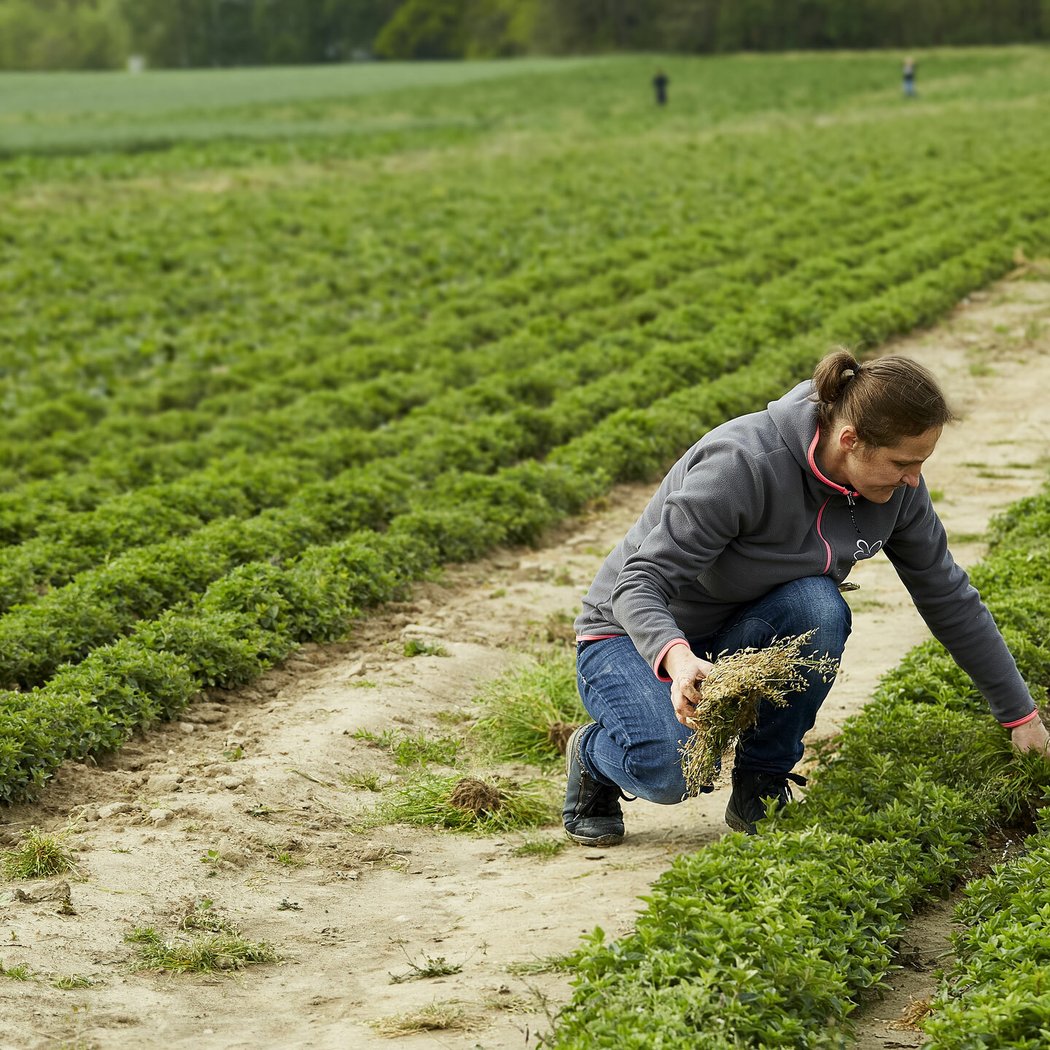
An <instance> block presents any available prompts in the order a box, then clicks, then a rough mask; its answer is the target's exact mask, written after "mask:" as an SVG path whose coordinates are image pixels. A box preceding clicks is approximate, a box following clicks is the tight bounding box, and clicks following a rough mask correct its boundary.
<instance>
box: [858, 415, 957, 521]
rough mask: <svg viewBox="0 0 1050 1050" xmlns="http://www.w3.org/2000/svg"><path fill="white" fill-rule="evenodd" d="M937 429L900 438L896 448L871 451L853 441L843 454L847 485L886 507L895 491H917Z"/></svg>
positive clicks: (868, 447)
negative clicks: (915, 489) (904, 488)
mask: <svg viewBox="0 0 1050 1050" xmlns="http://www.w3.org/2000/svg"><path fill="white" fill-rule="evenodd" d="M940 436H941V428H940V427H932V428H931V429H930V430H927V431H926V432H925V433H923V434H919V435H918V436H916V437H906V438H902V439H901V441H900V442H898V443H897V444H896V445H885V446H883V447H881V448H872V447H870V446H869V445H865V444H864V442H862V441H860V440H857V441H856V442H855V443H854V445H853V447H852V448H850V449H848V450H847V451H846V459H845V464H844V466H845V471H846V477H847V478H848V484H849V485H850V487H851V488H853V489H854V490H856V491H857V492H859V493H860V494H861V495H862V496H863V497H864V498H865V499H867V500H871V502H872V503H886V502H887V501H888V500H889V499H890V497H891V496H892V495H893V493H894V492H896V490H897V489H899V488H903V487H904V486H905V485H907V486H908V488H912V489H914V488H918V486H919V478H920V476H921V473H922V467H923V464H924V463H925V462H926V460H927V459H929V458H930V456H931V455H932V453H933V450H934V448H935V447H936V445H937V439H938V438H939V437H940Z"/></svg>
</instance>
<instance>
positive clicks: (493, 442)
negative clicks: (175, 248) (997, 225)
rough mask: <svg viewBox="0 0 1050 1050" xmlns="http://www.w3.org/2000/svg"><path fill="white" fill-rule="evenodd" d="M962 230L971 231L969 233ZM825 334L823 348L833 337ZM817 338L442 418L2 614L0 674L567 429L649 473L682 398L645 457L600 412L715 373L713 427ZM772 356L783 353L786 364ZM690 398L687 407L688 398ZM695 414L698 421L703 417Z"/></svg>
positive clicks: (987, 250)
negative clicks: (396, 444)
mask: <svg viewBox="0 0 1050 1050" xmlns="http://www.w3.org/2000/svg"><path fill="white" fill-rule="evenodd" d="M988 221H991V220H988ZM961 236H963V237H965V231H963V233H962V234H961ZM951 243H952V244H953V245H955V244H956V243H957V242H955V241H952V242H951ZM1008 243H1009V242H1008ZM1005 254H1006V253H1005V251H1004V249H1003V247H1002V246H1001V245H996V244H990V245H981V246H979V247H977V248H971V249H970V250H969V252H967V253H965V254H963V255H955V256H952V257H951V258H950V259H949V261H948V262H947V263H944V264H942V266H941V267H939V268H936V269H928V270H926V272H925V273H924V274H923V276H922V277H921V278H918V279H917V280H915V281H912V282H908V283H906V284H905V285H903V286H893V287H891V291H890V292H887V293H885V295H886V297H887V298H888V300H889V301H888V302H887V303H884V304H881V305H880V304H878V303H873V304H871V305H870V306H869V310H871V311H874V312H875V313H879V312H881V313H882V314H888V315H889V316H890V317H891V318H892V320H891V323H890V324H889V327H888V328H887V329H886V330H885V331H880V332H879V333H878V334H879V335H880V336H883V337H884V336H885V335H886V334H889V332H890V331H894V330H902V329H903V328H906V327H909V326H910V324H912V323H914V322H913V321H912V318H915V317H918V318H920V319H925V315H924V314H923V312H922V311H923V308H925V309H927V310H931V311H933V310H935V309H936V304H937V303H940V306H941V309H942V310H943V308H944V307H945V306H946V305H947V304H948V303H950V302H951V301H954V300H953V299H951V298H948V296H951V295H953V294H956V293H958V294H961V290H960V289H959V288H958V284H959V283H960V282H961V283H963V284H964V285H966V284H967V282H969V281H971V280H973V279H974V277H975V276H976V277H977V279H978V280H977V283H983V281H984V280H986V279H987V277H988V276H989V270H994V269H995V268H997V267H1000V266H1001V265H1002V263H1003V257H1004V255H1005ZM914 264H915V260H914V259H913V258H907V259H905V260H904V262H903V263H901V264H899V265H901V266H902V267H903V272H912V270H913V268H914ZM953 273H954V274H955V276H954V279H953ZM913 285H915V286H918V288H919V290H920V291H921V292H922V293H923V294H922V295H916V294H915V293H914V291H912V301H911V302H908V300H906V299H905V300H902V299H901V296H902V295H905V294H907V293H908V292H909V289H911V288H912V286H913ZM968 286H969V287H973V286H974V285H973V284H969V285H968ZM924 296H925V298H924ZM863 305H865V304H860V306H863ZM846 309H847V310H848V311H849V312H850V316H851V318H852V324H853V325H854V326H855V325H857V324H859V323H860V322H859V319H858V318H857V317H856V316H855V315H856V311H857V309H858V305H857V304H854V305H851V306H850V307H847V308H846ZM762 320H763V315H762V314H761V313H759V312H757V311H756V314H755V317H754V321H755V323H757V324H759V325H761V322H762ZM869 327H870V325H869ZM760 330H761V329H760ZM820 334H821V335H822V336H823V345H824V346H826V345H827V339H828V332H827V331H826V330H824V331H822V332H821V333H820ZM815 343H816V340H814V339H809V340H807V341H804V342H803V344H802V345H801V346H799V347H796V348H793V349H791V350H789V351H788V352H786V353H783V354H779V355H778V354H772V355H770V354H761V353H760V354H759V356H758V357H757V358H755V359H754V360H753V361H752V362H751V364H750V365H749V366H748V367H743V368H741V369H740V370H739V371H738V372H736V373H733V372H730V373H728V374H726V375H723V376H722V377H721V378H720V379H719V380H716V381H713V382H712V381H710V380H709V376H710V375H711V370H710V369H708V368H707V367H704V366H703V359H702V357H701V356H700V355H698V354H696V353H695V351H690V348H688V347H682V346H677V347H675V346H672V347H670V348H668V349H667V350H666V351H654V352H653V354H652V355H650V356H649V357H647V358H646V359H645V360H644V361H643V362H642V363H641V364H640V365H639V366H638V368H637V369H635V370H632V371H631V372H628V373H623V374H619V375H612V376H609V377H606V378H604V379H603V380H600V381H598V383H600V384H601V385H602V386H603V387H604V395H605V400H604V401H603V400H602V398H601V397H599V396H597V395H596V391H595V389H594V388H595V387H596V386H597V385H598V383H596V384H592V387H591V388H590V389H588V390H586V391H585V392H583V393H581V391H580V390H576V391H571V392H570V393H569V394H567V395H566V397H565V399H563V400H562V401H560V402H559V403H557V405H556V406H554V407H553V408H552V409H550V410H536V411H535V412H534V413H533V414H532V416H531V417H523V416H522V414H521V413H515V414H510V415H506V416H504V417H502V418H500V419H499V420H497V419H482V420H479V421H478V422H477V423H470V424H463V425H462V426H459V427H452V426H446V427H444V428H443V429H439V430H438V431H437V432H436V433H435V434H433V435H432V436H431V438H430V439H429V440H427V441H424V440H422V439H421V440H420V442H419V444H418V445H417V447H416V448H415V449H414V450H413V452H412V453H410V454H406V456H404V457H401V459H400V460H398V459H391V460H385V461H382V462H379V463H377V464H376V465H375V466H374V468H372V469H370V470H367V469H366V470H362V471H354V470H351V471H348V472H345V474H344V475H340V476H338V477H337V478H335V479H334V480H332V481H330V482H323V483H317V484H315V485H314V486H309V487H307V488H306V489H304V490H303V491H301V492H300V493H298V494H297V495H296V496H295V498H294V499H293V500H292V501H291V502H289V503H288V504H286V505H285V506H284V507H281V508H278V509H274V510H268V511H265V512H263V513H262V514H260V515H258V516H257V517H255V518H250V519H248V520H246V521H238V520H236V519H232V518H227V519H222V520H218V521H213V522H211V523H210V524H208V525H205V526H204V527H203V528H201V529H198V530H197V531H195V532H193V533H191V534H190V535H188V536H186V537H181V538H176V539H172V540H169V541H166V542H163V543H160V544H153V545H150V546H147V547H142V548H138V549H136V550H133V551H130V552H129V553H127V554H124V555H122V556H120V557H117V558H115V559H114V560H113V561H111V562H109V563H108V564H105V565H101V566H99V567H98V568H95V569H90V570H87V571H86V572H84V573H81V574H80V575H79V576H78V577H77V578H76V579H75V580H74V581H73V582H72V583H70V584H68V585H66V586H64V587H60V588H58V589H57V590H55V591H52V592H50V593H48V594H45V595H43V596H41V597H40V598H39V599H38V600H37V601H35V602H33V603H32V604H27V605H23V606H20V607H18V608H16V609H14V610H12V611H11V612H9V613H8V614H7V615H6V616H4V617H2V618H0V682H3V683H6V684H7V685H8V686H9V687H15V686H17V687H19V688H23V689H24V688H30V687H32V686H35V685H39V684H40V683H41V682H43V681H44V680H46V678H47V677H48V676H49V675H50V674H51V673H52V672H53V671H54V670H55V669H56V668H57V667H58V666H60V665H61V664H62V663H64V662H66V661H69V660H77V659H82V658H83V657H84V656H85V655H86V654H87V653H88V652H90V650H91V649H92V648H93V647H95V646H97V645H101V644H104V643H106V642H108V641H110V640H112V639H113V638H114V637H117V636H119V635H120V634H122V633H124V632H125V631H127V630H128V628H129V626H130V625H131V624H132V623H133V622H134V621H135V620H138V619H141V618H143V617H152V616H156V615H158V614H159V613H160V612H161V611H162V610H163V609H164V608H167V607H169V606H170V605H172V604H175V603H177V602H179V601H183V600H185V599H187V598H188V597H189V596H190V595H191V594H194V593H198V592H199V591H201V590H202V589H203V588H204V587H206V586H207V585H208V584H209V583H211V581H213V580H215V579H218V578H221V577H222V576H223V575H225V574H226V573H227V572H229V571H231V569H233V568H234V567H235V566H237V565H239V564H244V563H246V562H251V561H254V560H257V559H261V558H269V559H278V560H280V559H287V558H291V557H294V556H295V554H296V553H297V552H298V551H300V550H303V549H304V548H307V547H310V546H312V545H316V544H325V543H331V542H333V541H334V540H336V539H337V538H338V537H339V536H341V535H345V534H346V533H348V532H350V531H352V530H353V529H355V528H360V527H369V528H379V527H382V526H384V525H385V524H386V522H388V521H389V520H391V518H392V517H394V516H395V515H396V514H397V513H399V512H402V511H404V510H405V509H406V508H409V507H411V506H413V505H416V506H419V505H426V506H428V507H439V508H440V507H444V506H449V505H451V506H456V505H457V504H458V501H459V499H460V495H459V492H460V489H461V487H462V482H463V478H464V477H465V476H467V475H466V473H465V472H475V471H478V470H481V471H482V472H483V473H487V472H490V471H493V470H496V469H497V468H500V467H506V466H508V465H509V464H511V463H513V462H515V461H516V460H519V459H522V458H531V457H534V456H536V455H538V454H539V453H540V452H541V451H542V450H543V449H544V448H549V447H551V445H555V444H556V442H555V441H553V440H551V436H552V432H556V433H557V434H558V436H559V437H560V436H562V435H564V436H570V435H572V434H573V433H575V434H577V435H581V434H582V435H583V436H584V437H583V441H584V446H583V447H589V455H586V456H585V457H584V460H583V463H582V464H581V463H580V461H579V457H578V456H577V457H576V460H577V461H576V462H572V463H571V465H572V467H573V469H574V471H576V472H578V473H579V474H580V476H581V477H583V478H595V477H599V476H600V477H610V476H612V477H615V476H619V475H621V472H623V471H626V472H630V473H631V476H639V473H638V472H639V471H640V470H646V469H655V467H656V466H657V465H658V463H659V462H661V461H662V460H666V459H667V458H668V457H669V456H670V455H673V454H674V450H675V449H677V448H680V445H681V433H682V432H681V419H682V415H681V412H682V408H679V404H680V402H681V401H682V400H683V397H682V395H681V394H680V393H679V394H678V395H677V396H676V395H674V394H672V395H671V398H670V402H671V404H672V405H673V407H672V408H671V409H670V410H669V411H668V410H667V409H665V408H664V406H663V405H662V404H661V403H660V402H657V405H658V406H659V407H658V410H657V412H656V413H655V415H654V418H655V419H663V420H666V421H667V422H666V426H667V427H668V428H669V429H668V430H667V431H666V433H665V434H664V435H663V440H662V442H661V443H660V444H659V445H658V446H656V448H654V449H651V450H650V452H649V454H648V455H642V454H640V452H639V451H638V444H639V442H640V441H647V442H649V443H650V445H651V442H652V436H651V434H650V433H647V430H646V427H645V426H639V427H638V428H637V429H636V430H633V431H632V427H631V422H630V420H624V419H620V420H619V423H618V424H614V426H617V427H618V428H620V429H623V430H625V431H627V433H626V434H625V435H624V436H623V437H622V438H620V437H614V438H613V439H612V445H611V448H612V449H614V451H613V452H612V453H610V452H608V451H606V450H602V449H601V445H600V444H597V445H596V441H598V442H601V441H604V440H608V436H607V433H606V428H604V427H603V426H602V425H601V424H598V425H595V424H594V420H595V418H600V417H601V416H602V415H603V414H607V413H608V412H616V410H617V409H620V406H622V405H623V404H625V403H627V404H630V403H631V401H632V399H635V398H638V397H640V396H643V397H645V398H646V399H648V398H651V397H652V396H653V394H654V392H657V393H659V392H663V393H665V394H666V393H668V392H670V391H676V390H678V388H679V387H680V386H681V384H682V383H683V381H685V382H689V381H692V382H702V381H703V380H709V381H708V382H707V383H706V384H704V391H703V394H704V396H703V400H702V402H701V403H703V404H712V402H713V411H712V412H711V414H710V415H709V416H708V418H707V423H706V425H707V426H713V425H715V424H716V423H717V422H719V421H720V419H722V418H725V417H726V416H727V415H730V414H735V413H736V412H740V411H747V410H750V409H752V408H754V407H757V405H760V404H762V403H764V401H765V400H768V398H769V397H770V396H773V395H774V393H775V388H774V386H773V384H774V383H778V382H779V383H780V384H782V385H787V383H788V382H789V381H790V379H792V378H801V377H802V376H803V375H804V374H805V371H806V370H808V368H809V367H811V366H812V363H813V361H814V360H815V359H816V357H817V356H819V351H816V350H815V349H814V346H815ZM754 350H755V347H754V346H751V345H745V346H744V347H742V348H741V349H740V351H739V352H740V353H741V354H742V355H744V356H745V357H750V356H751V355H752V354H753V353H754ZM665 353H666V354H673V355H674V357H673V359H671V360H668V359H667V358H666V356H665ZM771 362H772V363H776V362H780V367H775V365H774V364H771ZM737 363H738V364H742V362H737ZM687 390H688V388H687ZM723 391H731V392H732V396H730V397H726V396H725V395H724V394H723V393H722V392H723ZM572 399H575V401H573V400H572ZM643 404H644V401H643ZM574 405H575V406H576V407H575V410H573V406H574ZM683 407H684V408H685V409H686V411H689V408H690V406H689V405H688V404H687V405H685V406H683ZM691 414H692V415H693V416H694V417H695V415H696V412H695V411H693V412H692V413H691ZM614 418H616V417H614ZM685 418H688V416H686V417H685ZM649 425H650V426H651V423H649ZM654 452H656V456H654V454H653V453H654ZM609 455H614V456H618V457H620V462H619V463H617V464H616V465H615V466H613V467H612V470H611V471H610V470H609V469H608V467H605V465H604V463H605V460H606V458H607V457H608V456H609ZM567 456H569V457H570V459H566V457H567ZM571 456H572V453H571V451H570V449H569V448H567V447H563V448H562V449H560V450H559V449H557V448H556V449H555V451H554V452H553V453H552V458H553V459H554V460H555V461H558V462H563V463H565V462H571ZM621 463H622V466H621ZM597 472H600V473H597ZM434 479H437V481H436V482H435V481H434ZM438 482H440V484H438ZM478 531H479V534H484V531H485V523H484V522H479V523H478ZM481 549H484V548H481Z"/></svg>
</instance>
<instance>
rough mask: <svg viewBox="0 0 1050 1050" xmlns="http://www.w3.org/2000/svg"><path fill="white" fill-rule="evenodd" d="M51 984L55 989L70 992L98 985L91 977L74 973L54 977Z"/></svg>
mask: <svg viewBox="0 0 1050 1050" xmlns="http://www.w3.org/2000/svg"><path fill="white" fill-rule="evenodd" d="M51 984H52V986H53V987H55V988H61V989H63V990H64V991H70V990H72V989H74V988H94V987H95V985H96V984H98V981H96V980H95V979H94V978H92V977H85V976H83V974H77V973H74V974H69V975H67V976H64V977H56V978H55V979H54V980H53V981H52V982H51Z"/></svg>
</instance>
